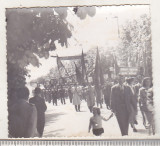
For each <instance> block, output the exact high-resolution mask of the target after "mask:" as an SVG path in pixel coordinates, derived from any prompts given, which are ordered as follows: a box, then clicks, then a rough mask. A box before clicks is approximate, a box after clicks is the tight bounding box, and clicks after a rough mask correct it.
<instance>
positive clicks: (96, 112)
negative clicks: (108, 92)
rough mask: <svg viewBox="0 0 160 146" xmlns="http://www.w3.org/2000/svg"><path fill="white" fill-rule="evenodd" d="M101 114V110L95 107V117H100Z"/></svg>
mask: <svg viewBox="0 0 160 146" xmlns="http://www.w3.org/2000/svg"><path fill="white" fill-rule="evenodd" d="M100 114H101V111H100V108H98V107H93V115H100Z"/></svg>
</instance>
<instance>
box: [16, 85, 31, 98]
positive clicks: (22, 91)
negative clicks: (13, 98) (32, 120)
mask: <svg viewBox="0 0 160 146" xmlns="http://www.w3.org/2000/svg"><path fill="white" fill-rule="evenodd" d="M16 95H17V98H18V99H25V100H28V98H29V90H28V88H27V87H21V88H18V89H17V94H16Z"/></svg>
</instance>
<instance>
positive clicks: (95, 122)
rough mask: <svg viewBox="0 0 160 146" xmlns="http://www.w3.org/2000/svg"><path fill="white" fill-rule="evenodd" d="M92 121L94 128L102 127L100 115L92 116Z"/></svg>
mask: <svg viewBox="0 0 160 146" xmlns="http://www.w3.org/2000/svg"><path fill="white" fill-rule="evenodd" d="M90 121H91V122H92V126H93V129H99V128H102V117H101V116H100V115H96V116H93V117H91V119H90Z"/></svg>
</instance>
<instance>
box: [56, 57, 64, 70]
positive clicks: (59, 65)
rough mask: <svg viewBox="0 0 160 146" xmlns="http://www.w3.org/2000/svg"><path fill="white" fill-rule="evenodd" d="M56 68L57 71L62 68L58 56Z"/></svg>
mask: <svg viewBox="0 0 160 146" xmlns="http://www.w3.org/2000/svg"><path fill="white" fill-rule="evenodd" d="M57 67H58V70H59V69H61V68H62V67H64V66H63V64H62V62H61V60H60V58H59V57H58V55H57Z"/></svg>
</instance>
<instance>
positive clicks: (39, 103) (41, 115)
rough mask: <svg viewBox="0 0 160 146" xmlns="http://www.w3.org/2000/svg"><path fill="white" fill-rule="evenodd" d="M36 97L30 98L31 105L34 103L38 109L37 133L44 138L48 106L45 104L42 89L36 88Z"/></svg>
mask: <svg viewBox="0 0 160 146" xmlns="http://www.w3.org/2000/svg"><path fill="white" fill-rule="evenodd" d="M34 94H35V96H34V97H32V98H30V100H29V103H32V104H34V105H35V106H36V109H37V115H38V116H37V131H38V133H39V136H40V137H42V136H43V131H44V125H45V111H46V109H47V106H46V104H45V100H44V99H43V98H42V97H41V89H40V88H38V87H37V88H35V90H34Z"/></svg>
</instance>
